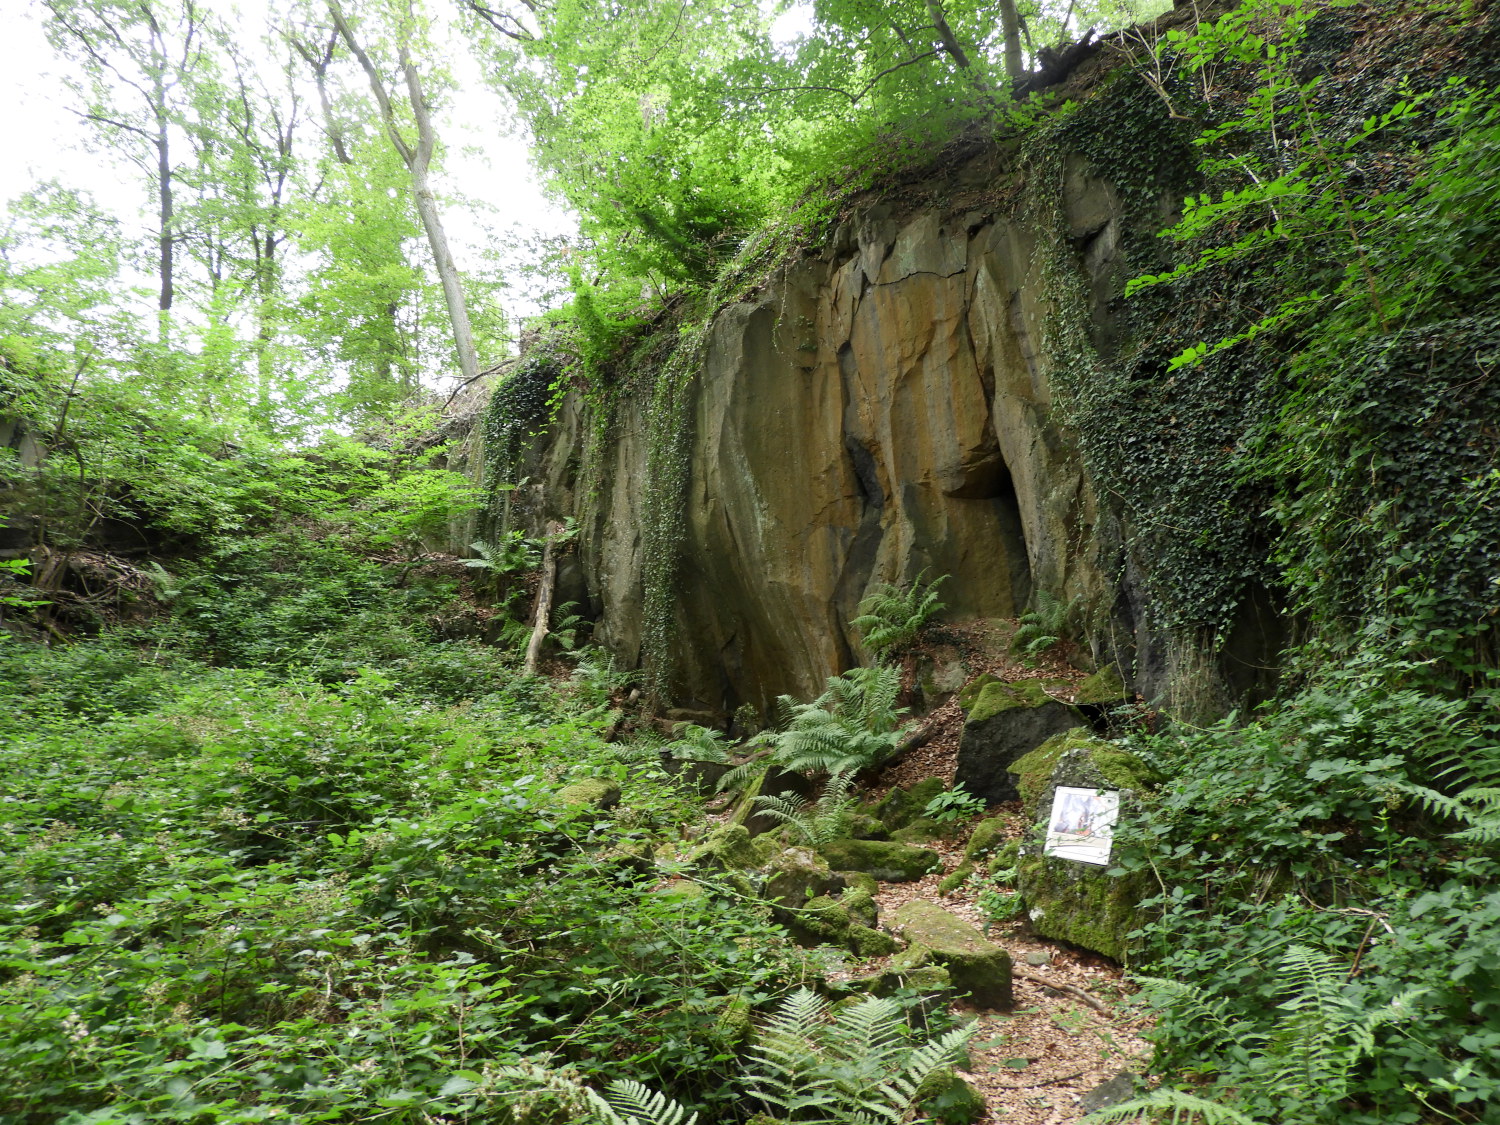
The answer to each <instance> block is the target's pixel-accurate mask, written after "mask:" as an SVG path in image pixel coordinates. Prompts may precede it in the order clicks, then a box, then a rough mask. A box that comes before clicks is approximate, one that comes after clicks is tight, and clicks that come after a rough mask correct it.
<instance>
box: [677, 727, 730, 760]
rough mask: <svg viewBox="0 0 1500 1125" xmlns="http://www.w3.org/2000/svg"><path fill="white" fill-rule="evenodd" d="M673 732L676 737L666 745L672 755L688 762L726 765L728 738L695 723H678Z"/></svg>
mask: <svg viewBox="0 0 1500 1125" xmlns="http://www.w3.org/2000/svg"><path fill="white" fill-rule="evenodd" d="M674 733H675V734H676V735H677V738H676V740H675V741H673V742H669V743H667V745H666V749H667V750H669V751H670V752H671V754H672V757H674V758H678V759H681V760H683V761H689V762H716V763H719V764H721V765H727V764H728V763H729V761H730V760H731V759H730V757H729V749H728V740H727V739H725V737H724V736H723V735H722V734H720V733H719V732H718V731H716V730H712V729H711V728H709V727H701V726H699V725H698V724H697V723H678V724H677V727H676V730H675V731H674Z"/></svg>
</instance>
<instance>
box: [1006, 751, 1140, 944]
mask: <svg viewBox="0 0 1500 1125" xmlns="http://www.w3.org/2000/svg"><path fill="white" fill-rule="evenodd" d="M1017 765H1018V766H1019V767H1022V773H1021V779H1022V784H1023V785H1024V786H1025V787H1026V789H1027V791H1028V792H1036V796H1035V799H1034V806H1033V808H1034V811H1035V815H1036V818H1037V825H1038V828H1039V830H1040V831H1039V833H1038V835H1039V836H1042V837H1045V834H1046V825H1047V821H1048V819H1049V818H1050V814H1051V810H1052V801H1053V795H1054V794H1055V793H1056V791H1057V789H1058V787H1059V786H1071V787H1074V788H1078V789H1096V790H1106V791H1117V792H1119V794H1120V817H1121V818H1122V819H1123V818H1126V817H1128V816H1130V814H1131V811H1132V809H1133V808H1134V807H1135V806H1136V800H1137V798H1136V795H1137V794H1138V793H1139V792H1140V791H1141V790H1143V789H1147V788H1151V787H1153V786H1155V785H1158V784H1160V783H1161V781H1162V778H1161V775H1160V774H1158V773H1157V772H1156V771H1155V770H1153V769H1152V768H1151V767H1150V766H1149V765H1147V764H1146V763H1145V762H1143V761H1141V759H1140V758H1138V757H1137V756H1136V755H1134V754H1132V753H1130V752H1129V751H1128V750H1125V749H1124V748H1123V747H1121V746H1119V745H1118V744H1117V743H1113V742H1108V741H1105V740H1103V739H1099V738H1094V737H1092V736H1089V735H1086V734H1082V733H1078V732H1074V733H1072V734H1070V735H1067V736H1064V737H1062V738H1060V739H1057V740H1054V742H1053V743H1049V744H1048V745H1047V746H1045V747H1042V748H1040V749H1039V750H1038V751H1037V753H1036V756H1035V760H1034V761H1029V762H1028V761H1026V760H1023V761H1022V762H1018V763H1017ZM1044 768H1045V769H1046V770H1047V773H1046V775H1045V776H1046V782H1045V784H1044V785H1041V786H1040V791H1039V792H1038V791H1037V789H1038V785H1039V781H1040V778H1041V776H1042V772H1041V771H1042V770H1043V769H1044ZM1016 885H1017V888H1018V889H1019V890H1020V891H1021V893H1022V894H1023V895H1024V896H1025V898H1026V907H1027V910H1028V912H1029V915H1030V918H1031V924H1032V928H1033V929H1035V930H1036V931H1037V933H1039V934H1041V935H1042V936H1043V937H1050V938H1056V939H1058V940H1060V941H1067V942H1072V943H1073V944H1074V945H1081V946H1083V947H1084V948H1085V949H1092V950H1094V951H1095V952H1096V953H1102V954H1104V955H1105V956H1106V957H1113V958H1114V959H1115V960H1117V961H1128V960H1129V957H1130V954H1131V951H1132V950H1131V945H1130V942H1129V940H1128V938H1127V937H1126V935H1127V934H1129V933H1130V932H1131V931H1133V930H1136V929H1139V928H1140V926H1141V924H1142V922H1143V921H1144V919H1143V918H1142V917H1141V914H1140V911H1139V909H1138V907H1137V905H1136V904H1137V903H1139V902H1140V901H1141V900H1142V899H1144V898H1147V897H1149V896H1150V895H1151V894H1152V887H1151V886H1150V883H1149V880H1148V878H1147V877H1146V875H1145V874H1144V873H1141V872H1137V873H1135V874H1132V875H1128V876H1112V875H1110V874H1109V867H1108V866H1107V865H1100V864H1093V863H1083V862H1079V861H1077V860H1072V859H1060V858H1058V857H1056V856H1048V855H1046V854H1044V848H1043V846H1042V845H1040V844H1035V843H1032V844H1027V845H1026V846H1025V847H1023V848H1022V849H1021V854H1020V857H1019V858H1018V860H1017V862H1016Z"/></svg>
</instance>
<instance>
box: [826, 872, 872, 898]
mask: <svg viewBox="0 0 1500 1125" xmlns="http://www.w3.org/2000/svg"><path fill="white" fill-rule="evenodd" d="M834 874H835V875H837V876H839V877H840V878H841V879H843V880H844V885H845V886H846V887H848V888H849V889H850V890H854V891H867V892H869V894H870V897H871V898H873V897H874V896H875V895H876V894H877V893H879V891H880V880H879V879H877V878H875V876H873V875H871V874H870V873H869V872H868V871H835V872H834Z"/></svg>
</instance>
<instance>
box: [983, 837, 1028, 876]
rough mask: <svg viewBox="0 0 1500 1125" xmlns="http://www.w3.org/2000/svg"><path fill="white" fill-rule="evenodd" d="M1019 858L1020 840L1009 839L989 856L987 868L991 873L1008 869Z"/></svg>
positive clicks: (1013, 865)
mask: <svg viewBox="0 0 1500 1125" xmlns="http://www.w3.org/2000/svg"><path fill="white" fill-rule="evenodd" d="M1020 860H1021V841H1020V840H1011V841H1010V842H1009V843H1007V844H1006V845H1005V846H1004V847H1002V848H1001V849H1000V850H999V851H997V852H996V853H995V854H994V855H992V856H990V863H989V868H988V870H989V871H990V872H992V873H993V872H996V871H1010V870H1011V869H1013V868H1014V867H1015V866H1016V864H1017V863H1019V862H1020Z"/></svg>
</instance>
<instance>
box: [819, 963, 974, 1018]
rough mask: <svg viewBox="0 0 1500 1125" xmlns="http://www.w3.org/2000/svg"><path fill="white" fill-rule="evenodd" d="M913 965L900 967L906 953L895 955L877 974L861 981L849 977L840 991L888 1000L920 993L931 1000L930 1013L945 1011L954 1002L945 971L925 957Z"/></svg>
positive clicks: (950, 980) (872, 974) (946, 971)
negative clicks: (900, 993)
mask: <svg viewBox="0 0 1500 1125" xmlns="http://www.w3.org/2000/svg"><path fill="white" fill-rule="evenodd" d="M920 952H921V956H919V957H918V959H917V960H916V961H915V962H912V963H906V964H903V963H902V962H903V959H904V958H906V953H898V954H896V956H895V957H893V958H892V959H891V961H890V963H889V964H888V965H887V966H886V967H885V968H883V969H880V970H879V971H877V972H873V973H869V974H868V975H866V976H862V977H852V978H850V979H849V980H847V981H845V982H843V984H842V985H840V986H839V987H841V988H843V989H844V990H846V991H849V992H865V993H869V994H870V995H871V996H891V995H894V994H895V993H897V992H900V991H902V990H903V989H904V990H906V991H909V992H916V993H920V994H921V995H923V996H926V997H928V998H929V1000H930V1002H931V1003H930V1007H931V1009H932V1010H933V1011H936V1010H938V1009H941V1008H946V1007H947V1006H948V1005H949V1004H950V1003H952V1000H953V978H952V977H950V976H949V975H948V970H947V969H945V968H943V967H942V966H941V965H939V964H937V963H936V962H934V961H933V960H932V959H931V957H929V956H926V954H925V951H920Z"/></svg>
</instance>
